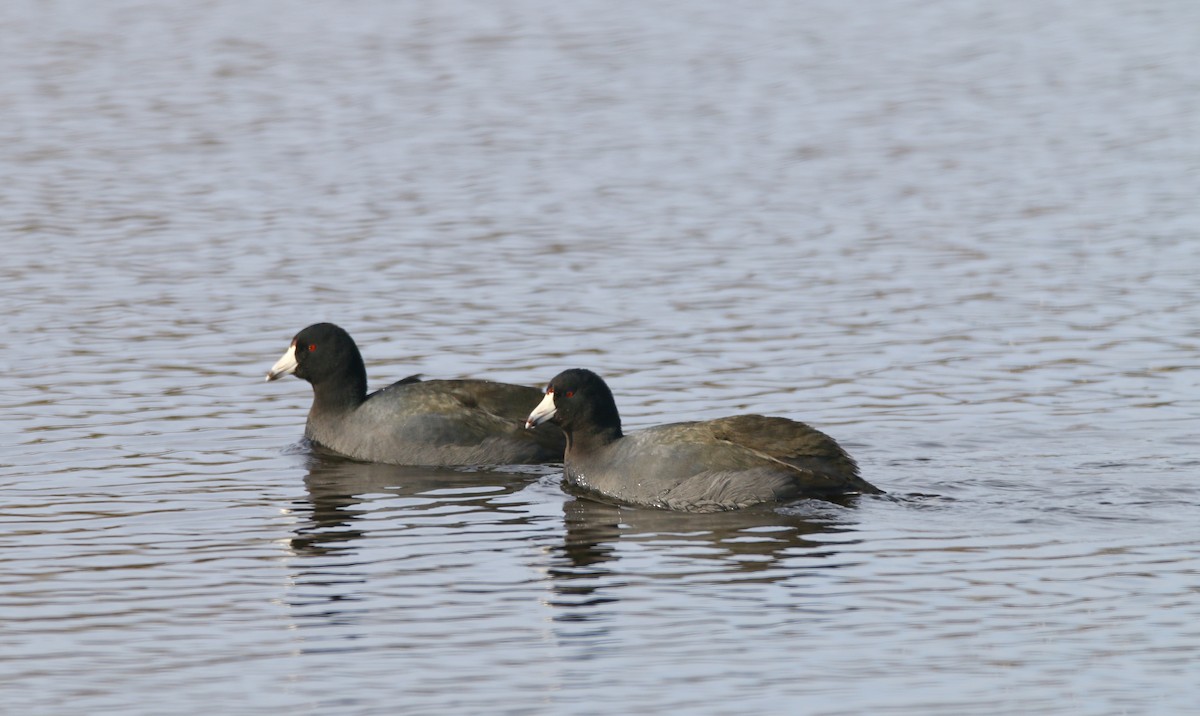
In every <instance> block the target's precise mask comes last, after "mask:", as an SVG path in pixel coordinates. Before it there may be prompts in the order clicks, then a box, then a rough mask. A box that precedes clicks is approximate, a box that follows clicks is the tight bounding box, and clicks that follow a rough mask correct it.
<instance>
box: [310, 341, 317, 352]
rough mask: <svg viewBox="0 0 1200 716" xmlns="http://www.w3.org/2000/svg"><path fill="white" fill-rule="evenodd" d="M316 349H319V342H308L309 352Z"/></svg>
mask: <svg viewBox="0 0 1200 716" xmlns="http://www.w3.org/2000/svg"><path fill="white" fill-rule="evenodd" d="M315 350H317V344H316V343H309V344H308V352H309V353H312V352H313V351H315Z"/></svg>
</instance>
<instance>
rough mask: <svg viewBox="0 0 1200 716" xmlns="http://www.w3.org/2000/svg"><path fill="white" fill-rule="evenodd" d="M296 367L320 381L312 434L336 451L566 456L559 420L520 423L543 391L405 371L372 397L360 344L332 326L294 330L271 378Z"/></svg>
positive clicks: (432, 458) (460, 457) (417, 456)
mask: <svg viewBox="0 0 1200 716" xmlns="http://www.w3.org/2000/svg"><path fill="white" fill-rule="evenodd" d="M288 373H294V374H295V375H296V376H297V377H300V378H303V379H304V380H307V381H308V382H309V383H311V384H312V387H313V404H312V408H311V409H310V410H309V412H308V423H307V425H306V426H305V430H304V436H305V437H307V438H308V439H309V440H312V441H313V442H315V443H317V444H319V445H321V446H322V447H324V448H326V449H328V450H331V451H333V452H336V453H339V454H341V455H345V456H347V457H351V458H354V459H356V460H364V461H367V462H384V463H392V464H397V465H484V464H492V465H500V464H536V463H544V462H558V461H560V460H562V455H563V445H564V438H563V435H562V431H560V430H559V429H558V428H556V427H554V426H546V427H547V428H548V429H547V430H541V431H534V432H532V433H531V432H529V431H527V430H522V423H523V421H524V419H525V416H526V415H528V413H529V411H530V410H532V409H533V407H534V406H535V405H537V403H538V401H539V400H541V396H542V393H541V391H540V390H538V389H537V388H531V387H527V386H523V385H510V384H507V383H494V382H492V381H486V380H428V381H426V380H421V379H420V378H419V377H418V376H412V377H409V378H405V379H404V380H401V381H399V382H396V383H393V384H392V385H389V386H388V387H386V388H383V389H382V390H378V391H376V392H374V393H371V394H370V395H368V394H367V371H366V367H365V366H364V365H363V360H362V355H361V354H360V353H359V351H358V346H356V345H355V343H354V340H353V339H352V338H351V337H350V335H349V334H348V333H346V331H344V330H342V329H341V328H339V327H337V326H335V325H333V324H332V323H317V324H314V325H311V326H309V327H308V328H305V329H304V330H302V331H300V332H299V333H297V334H296V337H295V338H294V339H292V344H291V346H290V347H289V348H288V350H287V352H286V353H284V355H283V357H282V358H280V359H279V361H278V362H277V363H276V364H275V365H274V366H273V367H272V368H271V371H270V372H269V373H268V374H267V380H274V379H276V378H279V377H280V376H283V375H286V374H288Z"/></svg>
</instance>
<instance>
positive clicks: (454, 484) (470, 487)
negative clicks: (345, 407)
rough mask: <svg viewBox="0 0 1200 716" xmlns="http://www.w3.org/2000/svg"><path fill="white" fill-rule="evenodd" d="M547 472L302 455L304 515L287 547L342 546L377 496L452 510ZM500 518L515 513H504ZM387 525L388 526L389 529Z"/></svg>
mask: <svg viewBox="0 0 1200 716" xmlns="http://www.w3.org/2000/svg"><path fill="white" fill-rule="evenodd" d="M548 471H551V470H550V468H542V467H539V466H515V467H512V468H506V469H504V470H488V469H476V468H450V467H413V466H408V465H387V464H383V463H367V462H355V461H352V460H347V459H345V458H341V457H337V456H326V455H320V454H313V455H310V456H309V457H308V474H307V475H306V476H305V478H304V487H305V489H306V491H307V500H306V501H305V502H304V503H300V504H298V505H297V506H296V508H295V511H296V512H297V513H298V514H299V515H301V516H303V515H305V514H306V513H307V516H308V519H306V520H303V521H301V522H300V524H298V525H297V527H296V528H295V536H294V537H293V538H292V539H291V546H292V549H293V551H295V552H296V553H297V554H304V555H310V556H311V555H321V554H325V553H328V552H330V551H336V550H339V549H345V548H347V547H349V546H351V545H352V544H354V543H355V542H357V541H359V540H360V539H361V538H363V537H364V528H363V527H362V523H361V521H360V518H361V517H362V516H363V515H364V513H367V512H369V511H370V509H369V507H367V506H366V505H367V504H368V503H370V502H374V501H380V502H387V503H389V504H392V505H394V504H395V501H396V499H397V498H405V501H404V503H403V504H404V507H405V508H406V510H417V511H427V512H429V513H430V514H437V513H438V511H439V510H441V509H443V508H445V507H446V506H447V505H451V504H453V506H454V508H455V510H456V511H458V512H462V511H464V510H471V509H476V510H481V509H488V510H491V509H494V506H493V505H492V504H491V503H492V501H493V500H495V498H496V497H498V496H501V495H508V494H511V493H513V492H516V491H517V490H520V489H521V488H523V487H525V486H526V485H528V484H529V483H530V482H533V481H535V480H536V479H538V478H539V477H541V476H542V475H544V474H546V473H547V472H548ZM505 518H506V519H516V518H517V516H516V515H511V514H506V515H505ZM395 527H396V525H395V524H391V525H390V528H391V529H395Z"/></svg>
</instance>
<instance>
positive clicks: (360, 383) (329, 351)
mask: <svg viewBox="0 0 1200 716" xmlns="http://www.w3.org/2000/svg"><path fill="white" fill-rule="evenodd" d="M288 374H292V375H295V376H296V377H297V378H303V379H304V380H307V381H308V382H309V383H312V384H313V386H314V387H317V386H319V385H321V384H323V383H331V382H332V383H338V384H343V385H345V386H347V387H349V388H350V389H351V390H353V391H354V392H358V390H359V389H360V388H361V391H362V393H363V394H365V393H366V389H367V372H366V367H365V366H364V365H363V360H362V354H361V353H359V352H358V346H357V345H355V343H354V339H353V338H351V337H350V334H349V333H346V331H344V330H342V329H341V328H339V327H338V326H335V325H334V324H332V323H314V324H313V325H311V326H309V327H308V328H305V329H304V330H302V331H300V332H299V333H297V334H296V337H295V338H293V339H292V344H291V345H290V346H288V349H287V351H286V352H285V353H284V354H283V356H281V357H280V358H279V360H278V361H276V362H275V365H273V366H271V370H270V371H268V372H267V380H276V379H278V378H281V377H283V376H285V375H288Z"/></svg>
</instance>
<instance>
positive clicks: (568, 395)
mask: <svg viewBox="0 0 1200 716" xmlns="http://www.w3.org/2000/svg"><path fill="white" fill-rule="evenodd" d="M573 395H575V391H573V390H568V391H567V397H568V398H570V397H571V396H573Z"/></svg>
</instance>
